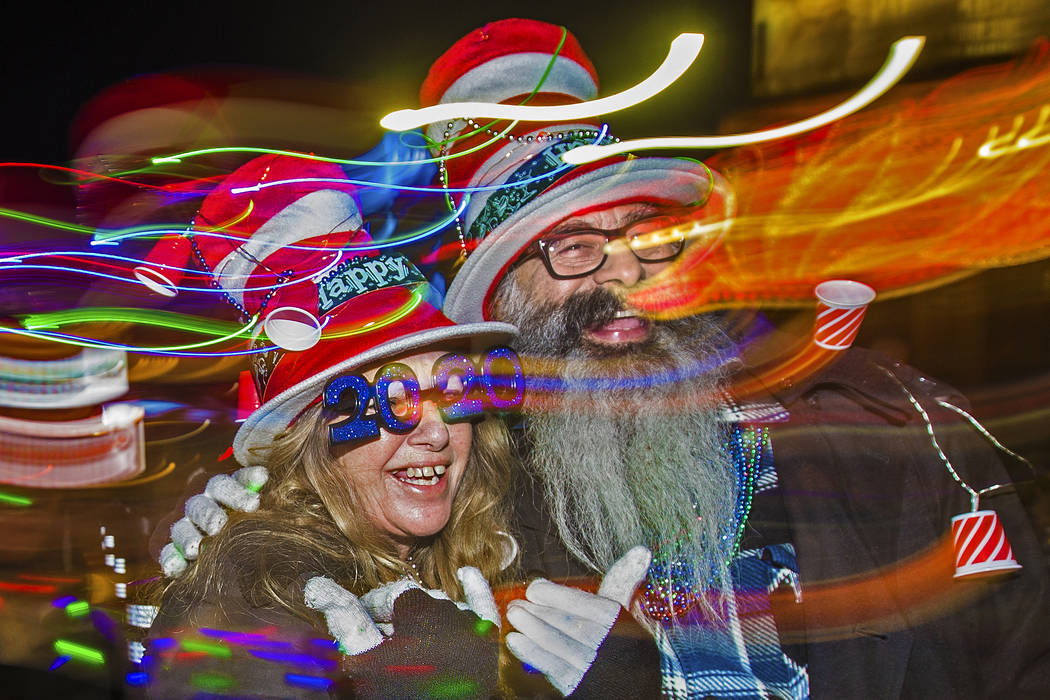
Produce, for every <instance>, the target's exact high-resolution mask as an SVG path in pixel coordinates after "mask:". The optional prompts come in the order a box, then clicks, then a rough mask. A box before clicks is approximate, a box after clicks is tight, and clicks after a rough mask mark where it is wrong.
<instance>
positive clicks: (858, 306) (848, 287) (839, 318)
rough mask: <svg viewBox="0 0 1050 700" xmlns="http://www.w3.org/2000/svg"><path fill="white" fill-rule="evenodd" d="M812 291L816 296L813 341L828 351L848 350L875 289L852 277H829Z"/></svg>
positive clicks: (873, 296)
mask: <svg viewBox="0 0 1050 700" xmlns="http://www.w3.org/2000/svg"><path fill="white" fill-rule="evenodd" d="M813 293H814V294H815V295H816V297H817V327H816V329H815V330H814V332H813V342H814V343H816V344H817V345H819V346H820V347H822V348H824V349H825V350H846V349H847V348H849V346H850V345H852V344H853V339H854V338H856V337H857V331H858V330H860V322H861V320H863V318H864V312H865V311H866V310H867V308H868V304H870V303H871V301H872V299H874V298H875V290H874V289H872V288H871V287H869V286H868V285H866V284H863V283H862V282H855V281H853V280H827V281H825V282H821V283H820V284H818V285H817V286H816V288H815V289H814V290H813Z"/></svg>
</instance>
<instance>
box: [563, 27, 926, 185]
mask: <svg viewBox="0 0 1050 700" xmlns="http://www.w3.org/2000/svg"><path fill="white" fill-rule="evenodd" d="M925 40H926V38H925V37H919V36H912V37H905V38H903V39H899V40H897V41H895V42H894V43H893V46H892V47H891V48H890V55H889V57H887V59H886V63H885V64H883V66H882V68H880V69H879V72H878V73H876V74H875V76H874V77H873V78H872V79H871V81H870V82H869V83H868V84H867V85H865V86H864V87H863V88H861V90H860V92H858V93H857V94H855V95H854V96H853V97H851V98H849V99H848V100H846V101H845V102H843V103H842V104H840V105H837V106H835V107H832V108H831V109H829V110H828V111H826V112H822V113H820V114H818V115H816V116H813V117H810V118H809V119H804V120H802V121H800V122H796V123H794V124H788V125H786V126H780V127H777V128H775V129H764V130H762V131H755V132H752V133H748V134H734V135H731V136H693V137H690V136H684V137H680V138H675V137H671V138H652V139H633V140H630V141H621V142H620V143H615V144H609V145H607V146H580V147H578V148H574V149H572V150H571V151H569V152H567V153H565V154H564V155H563V156H562V160H564V161H565V162H566V163H572V164H573V165H580V164H583V163H590V162H593V161H596V160H600V159H602V158H608V157H609V156H614V155H617V154H620V153H630V152H632V151H642V150H652V149H660V148H678V149H682V148H732V147H734V146H750V145H752V144H756V143H764V142H768V141H776V140H778V139H784V138H788V137H791V136H797V135H798V134H802V133H805V132H807V131H812V130H813V129H818V128H820V127H822V126H827V125H828V124H831V123H833V122H835V121H837V120H839V119H842V118H843V117H845V116H848V115H850V114H852V113H854V112H856V111H857V110H860V109H863V108H864V107H866V106H868V105H869V104H871V103H872V102H874V101H875V100H876V99H878V98H879V97H880V96H881V95H883V94H885V92H886V91H887V90H889V89H890V88H891V87H893V86H894V85H895V84H896V83H897V82H898V81H899V80H900V79H901V78H902V77H904V74H905V73H907V72H908V69H910V68H911V67H912V65H913V64H914V63H915V59H916V58H918V56H919V52H920V51H921V50H922V45H923V43H924V42H925Z"/></svg>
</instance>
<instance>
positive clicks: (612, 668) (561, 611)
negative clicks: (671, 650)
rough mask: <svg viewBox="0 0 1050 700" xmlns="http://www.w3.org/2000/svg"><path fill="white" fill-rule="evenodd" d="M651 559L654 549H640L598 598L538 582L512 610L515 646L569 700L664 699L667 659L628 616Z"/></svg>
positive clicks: (615, 570) (623, 561) (617, 567)
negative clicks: (586, 699) (662, 672)
mask: <svg viewBox="0 0 1050 700" xmlns="http://www.w3.org/2000/svg"><path fill="white" fill-rule="evenodd" d="M651 560H652V554H651V553H650V552H649V550H648V549H646V548H645V547H641V546H639V547H634V548H633V549H631V550H630V551H628V552H627V553H626V554H624V555H623V556H622V557H620V559H618V560H617V561H616V562H615V563H614V564H613V565H612V566H611V567H609V571H608V572H607V573H606V574H605V577H604V578H603V579H602V583H601V586H600V587H599V588H598V593H597V594H593V593H587V592H586V591H581V590H579V589H576V588H570V587H568V586H563V585H560V584H557V583H552V582H551V581H547V580H546V579H537V580H535V581H533V582H532V583H531V584H529V587H528V588H527V589H525V600H514V601H511V602H510V604H509V605H508V606H507V620H508V621H509V622H510V624H511V625H512V626H513V627H514V629H515V630H516V631H515V632H510V633H509V634H507V647H508V648H509V649H510V651H511V652H512V653H513V654H514V655H515V656H517V657H518V658H519V659H520V660H521V661H524V662H525V663H527V664H528V665H529V666H532V667H533V668H535V669H537V670H539V671H540V672H542V673H543V674H544V675H545V676H547V679H548V680H549V681H550V682H551V685H553V686H554V687H555V688H557V689H558V690H559V691H561V693H562V694H563V695H566V696H570V695H571V696H572V697H610V696H622V695H623V694H624V692H625V691H626V690H628V689H629V690H630V694H631V695H633V696H635V697H649V695H648V694H647V692H655V694H656V695H658V694H659V690H660V656H659V652H658V651H657V649H656V644H655V642H654V641H653V639H652V637H651V636H650V634H649V633H648V631H646V630H645V629H644V628H643V627H641V625H639V624H637V623H636V622H634V620H633V619H632V618H631V616H630V614H629V612H628V609H629V607H630V604H631V599H632V598H633V597H634V592H635V591H636V590H637V589H638V586H639V584H641V582H642V581H643V580H644V579H645V573H646V571H648V569H649V564H650V562H651Z"/></svg>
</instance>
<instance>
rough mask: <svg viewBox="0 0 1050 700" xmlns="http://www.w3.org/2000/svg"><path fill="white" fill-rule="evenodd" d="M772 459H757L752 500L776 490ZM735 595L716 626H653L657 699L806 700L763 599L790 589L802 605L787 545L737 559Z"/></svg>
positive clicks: (801, 674)
mask: <svg viewBox="0 0 1050 700" xmlns="http://www.w3.org/2000/svg"><path fill="white" fill-rule="evenodd" d="M772 457H773V455H772V451H771V449H770V448H769V446H768V443H767V447H766V449H765V450H764V451H763V454H762V459H761V462H760V465H759V473H758V477H757V481H756V492H760V491H766V490H769V489H773V488H776V486H777V478H776V471H775V470H774V469H773V458H772ZM730 574H731V576H732V580H733V591H734V595H733V596H731V597H730V598H729V600H727V601H726V603H725V607H724V609H723V610H722V611H721V612H722V613H723V614H722V616H721V617H722V620H721V621H714V622H713V621H711V620H708V619H705V618H704V617H703V616H702V615H701V614H700V613H699V612H698V611H694V612H693V613H690V614H689V615H688V616H687V617H686V619H684V620H679V621H678V622H677V623H676V624H673V625H671V624H668V625H662V626H659V627H658V628H657V630H656V644H657V646H658V647H659V649H660V656H661V664H662V671H663V692H664V694H665V695H666V696H667V697H670V698H706V697H716V698H756V699H762V700H765V699H766V698H770V697H777V698H790V699H791V700H801V699H803V698H808V697H809V676H808V674H807V673H806V669H805V667H804V666H800V665H799V664H797V663H795V661H793V660H792V659H791V658H790V657H788V656H787V655H786V654H785V653H784V651H783V650H782V649H781V647H780V640H779V638H778V636H777V630H776V625H775V623H774V621H773V612H772V609H771V607H770V603H769V595H770V593H772V592H773V591H774V590H776V589H777V588H778V587H780V586H781V585H785V584H786V585H790V586H791V587H792V588H793V589H794V591H795V596H796V599H801V589H800V587H799V579H798V563H797V561H796V559H795V549H794V547H793V546H792V545H791V544H790V543H780V544H773V545H769V546H765V547H761V548H758V549H749V550H745V551H741V552H740V553H739V554H738V555H737V556H736V557H735V558H734V560H733V562H732V564H731V565H730Z"/></svg>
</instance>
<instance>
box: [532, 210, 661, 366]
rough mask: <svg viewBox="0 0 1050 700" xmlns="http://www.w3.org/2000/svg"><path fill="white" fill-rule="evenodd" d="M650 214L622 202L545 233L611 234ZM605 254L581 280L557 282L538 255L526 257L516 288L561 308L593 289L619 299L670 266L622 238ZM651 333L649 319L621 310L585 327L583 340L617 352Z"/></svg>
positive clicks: (611, 242)
mask: <svg viewBox="0 0 1050 700" xmlns="http://www.w3.org/2000/svg"><path fill="white" fill-rule="evenodd" d="M653 212H654V207H653V205H650V204H644V203H634V204H620V205H617V206H614V207H610V208H608V209H602V210H600V211H594V212H591V213H588V214H582V215H579V216H572V217H570V218H568V219H565V220H564V221H562V222H561V223H559V224H557V225H556V226H555V227H553V228H552V229H551V230H550V231H549V232H548V235H552V236H553V235H558V234H562V233H567V232H571V231H574V230H579V229H584V228H586V229H597V230H600V231H609V232H615V231H619V230H620V229H622V228H623V227H625V226H627V225H629V224H631V223H633V222H635V221H638V220H639V219H642V218H645V217H646V216H650V215H652V214H653ZM607 255H608V257H607V259H606V260H605V263H604V264H603V265H602V266H601V267H600V268H598V269H597V270H595V271H594V272H592V273H591V274H589V275H586V276H584V277H576V278H573V279H556V278H554V277H552V276H551V274H550V272H548V270H547V267H546V265H544V264H543V261H542V260H541V259H540V258H538V257H536V258H530V259H529V260H525V261H524V262H522V263H521V264H519V265H518V266H517V268H515V270H514V273H513V274H515V275H516V276H517V283H518V285H519V287H521V288H522V289H523V290H525V291H526V292H527V293H528V295H529V298H530V299H531V300H532V301H533V302H536V303H545V304H549V305H554V306H561V304H563V303H564V302H565V300H566V299H568V298H569V297H570V296H571V295H573V294H577V293H586V292H592V291H594V290H597V289H604V290H606V291H609V292H612V293H613V294H617V295H618V294H619V292H620V291H621V290H623V289H626V288H627V287H630V286H632V285H634V284H637V283H638V282H640V281H642V280H644V279H646V278H648V277H651V276H653V275H655V274H657V273H658V272H660V271H662V270H664V269H665V268H667V266H668V265H670V264H671V261H669V260H668V261H663V262H643V261H641V260H639V259H638V258H637V257H636V256H635V255H634V253H632V252H631V250H630V249H629V248H628V247H627V245H626V243H625V241H624V240H623V239H622V238H619V239H613V240H611V241H610V245H609V247H608V249H607ZM650 331H651V327H650V324H649V322H648V321H647V320H645V319H644V318H641V317H639V316H636V315H634V314H633V313H632V312H631V311H630V310H629V309H624V310H621V311H620V312H619V313H617V315H616V317H615V318H613V319H611V320H608V321H606V322H603V323H601V324H600V325H598V326H593V327H588V328H584V329H583V334H584V337H585V338H586V340H588V341H590V342H592V343H594V344H596V345H599V346H605V347H607V348H608V349H609V350H612V351H614V352H615V348H616V347H618V346H621V345H626V344H630V343H639V342H642V341H644V340H646V339H647V338H648V337H649V334H650Z"/></svg>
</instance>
